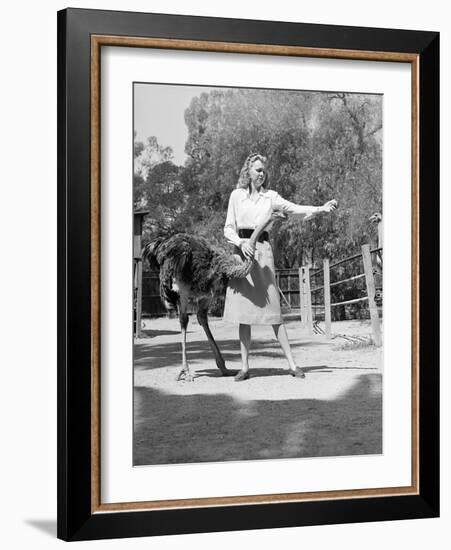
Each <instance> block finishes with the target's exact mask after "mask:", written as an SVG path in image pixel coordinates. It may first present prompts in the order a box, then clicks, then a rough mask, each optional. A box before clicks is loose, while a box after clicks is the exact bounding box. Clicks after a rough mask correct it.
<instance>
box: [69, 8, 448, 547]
mask: <svg viewBox="0 0 451 550" xmlns="http://www.w3.org/2000/svg"><path fill="white" fill-rule="evenodd" d="M91 34H100V35H119V36H131V37H132V36H133V37H153V38H172V39H187V40H203V41H216V42H236V43H251V44H271V45H282V46H303V47H308V48H315V47H316V48H331V49H343V50H365V51H379V52H399V53H414V54H418V55H419V57H420V64H419V67H420V82H419V106H420V117H419V149H420V152H419V165H420V171H419V203H420V208H419V217H420V219H419V228H420V229H419V230H420V240H419V249H420V279H419V293H420V304H419V305H420V361H419V368H420V387H419V399H420V421H419V430H420V436H419V448H420V457H419V469H420V471H419V479H420V494H419V495H415V496H395V497H377V498H362V499H360V498H357V499H341V500H330V501H311V502H298V503H275V504H253V505H244V506H243V505H236V506H224V507H208V508H192V509H171V510H152V511H133V512H112V513H97V514H92V513H91V439H90V434H91V323H90V315H91V280H90V276H91V263H90V262H91V258H90V256H91V226H90V209H91V204H90V181H91V173H90V158H91V153H90V138H91V119H90V62H91V59H90V36H91ZM438 258H439V34H438V33H435V32H423V31H405V30H392V29H374V28H360V27H341V26H328V25H312V24H301V23H281V22H272V21H250V20H240V19H219V18H207V17H192V16H176V15H161V14H145V13H132V12H113V11H101V10H84V9H67V10H63V11H60V12H58V537H59V538H62V539H64V540H89V539H100V538H119V537H137V536H149V535H166V534H180V533H202V532H214V531H232V530H243V529H261V528H265V529H269V528H277V527H293V526H301V525H316V524H332V523H350V522H364V521H376V520H378V521H382V520H395V519H413V518H426V517H437V516H438V515H439V330H438V328H439V260H438Z"/></svg>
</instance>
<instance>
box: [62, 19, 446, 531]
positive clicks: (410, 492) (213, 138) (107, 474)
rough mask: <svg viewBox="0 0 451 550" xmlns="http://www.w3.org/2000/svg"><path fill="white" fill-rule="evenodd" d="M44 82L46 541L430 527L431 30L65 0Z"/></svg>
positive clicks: (434, 231)
mask: <svg viewBox="0 0 451 550" xmlns="http://www.w3.org/2000/svg"><path fill="white" fill-rule="evenodd" d="M58 97H59V102H58V212H59V214H58V216H59V217H58V239H59V240H58V243H59V248H58V265H59V273H58V277H59V279H58V285H59V287H58V292H59V306H58V308H59V309H58V315H59V322H58V330H59V334H58V342H59V350H58V357H59V366H58V438H59V439H58V468H59V470H58V536H59V537H60V538H62V539H64V540H87V539H100V538H118V537H133V536H151V535H164V534H180V533H196V532H199V533H200V532H212V531H230V530H242V529H261V528H265V529H268V528H277V527H289V526H302V525H315V524H330V523H348V522H362V521H380V520H390V519H408V518H426V517H436V516H438V514H439V420H438V411H439V359H438V357H439V351H438V338H439V337H438V334H439V332H438V313H439V305H438V304H439V295H438V242H439V241H438V227H439V224H438V222H439V220H438V203H439V185H438V184H439V181H438V180H439V171H438V160H439V146H438V145H439V35H438V33H434V32H423V31H409V30H388V29H375V28H357V27H338V26H327V25H312V24H302V23H281V22H270V21H250V20H238V19H218V18H207V17H191V16H172V15H157V14H145V13H130V12H123V13H122V12H110V11H98V10H81V9H67V10H64V11H61V12H59V13H58ZM384 268H385V269H384Z"/></svg>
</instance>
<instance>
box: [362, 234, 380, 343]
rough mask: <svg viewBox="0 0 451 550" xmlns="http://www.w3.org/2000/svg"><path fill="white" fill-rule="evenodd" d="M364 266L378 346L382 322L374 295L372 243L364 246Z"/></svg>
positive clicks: (372, 323)
mask: <svg viewBox="0 0 451 550" xmlns="http://www.w3.org/2000/svg"><path fill="white" fill-rule="evenodd" d="M362 259H363V268H364V270H365V281H366V291H367V293H368V305H369V308H370V317H371V326H372V328H373V336H374V343H375V344H376V346H378V347H380V346H382V333H381V324H380V321H379V312H378V310H377V306H376V302H375V301H374V296H375V294H376V285H375V284H374V275H373V264H372V262H371V253H370V245H369V244H364V245H363V246H362Z"/></svg>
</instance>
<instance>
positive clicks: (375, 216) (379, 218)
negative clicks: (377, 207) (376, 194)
mask: <svg viewBox="0 0 451 550" xmlns="http://www.w3.org/2000/svg"><path fill="white" fill-rule="evenodd" d="M368 221H370V222H371V223H374V224H378V223H380V222H381V221H382V214H381V213H380V212H375V213H374V214H373V215H372V216H370V217H369V218H368Z"/></svg>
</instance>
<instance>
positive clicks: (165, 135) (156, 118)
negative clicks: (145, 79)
mask: <svg viewBox="0 0 451 550" xmlns="http://www.w3.org/2000/svg"><path fill="white" fill-rule="evenodd" d="M214 89H215V88H209V87H206V86H181V85H176V84H147V83H135V85H134V107H135V113H134V124H135V131H136V133H137V136H136V137H137V139H138V141H145V140H146V139H147V138H148V137H150V136H156V138H157V140H158V143H159V144H160V145H163V146H164V147H166V146H168V145H169V146H171V147H172V149H173V150H174V162H175V164H179V165H180V164H184V162H185V158H186V155H185V142H186V139H187V137H188V129H187V127H186V124H185V118H184V113H185V109H186V108H187V107H188V106H189V104H190V102H191V99H192V98H193V97H195V96H199V95H200V94H201V93H202V92H210V91H212V90H214Z"/></svg>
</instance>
